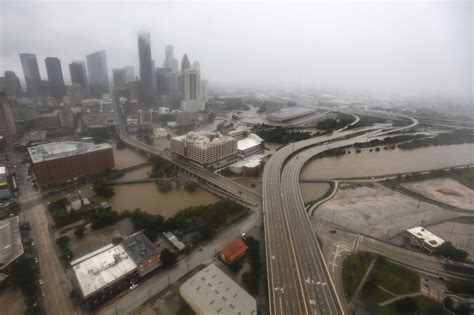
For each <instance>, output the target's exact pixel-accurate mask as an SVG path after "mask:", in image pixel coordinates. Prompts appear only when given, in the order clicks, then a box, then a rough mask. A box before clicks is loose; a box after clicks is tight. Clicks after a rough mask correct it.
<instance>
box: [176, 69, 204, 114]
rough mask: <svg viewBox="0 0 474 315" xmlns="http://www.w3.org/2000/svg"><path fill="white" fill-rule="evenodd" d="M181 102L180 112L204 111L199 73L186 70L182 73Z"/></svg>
mask: <svg viewBox="0 0 474 315" xmlns="http://www.w3.org/2000/svg"><path fill="white" fill-rule="evenodd" d="M182 80H183V92H184V93H183V101H182V102H181V108H182V110H184V111H186V112H198V111H203V110H204V102H203V101H202V96H201V75H200V73H199V71H196V70H192V69H188V70H185V71H184V73H183V79H182Z"/></svg>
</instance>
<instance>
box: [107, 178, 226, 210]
mask: <svg viewBox="0 0 474 315" xmlns="http://www.w3.org/2000/svg"><path fill="white" fill-rule="evenodd" d="M114 191H115V195H114V196H113V197H112V198H109V199H108V200H107V201H108V202H109V203H110V205H111V206H112V208H113V209H114V210H118V211H123V210H134V209H136V208H140V209H142V210H143V211H146V212H148V213H152V214H161V215H162V216H164V217H166V218H167V217H170V216H173V215H174V214H175V213H176V212H177V211H178V210H180V209H182V208H186V207H190V206H198V205H208V204H211V203H214V202H216V201H218V200H219V198H218V197H217V196H215V195H213V194H211V193H210V192H208V191H207V190H204V189H202V188H200V187H199V188H198V189H196V191H195V192H193V193H190V192H188V191H186V190H185V189H184V188H183V187H181V188H180V189H176V187H175V186H174V184H173V190H172V191H169V192H165V193H162V192H160V191H159V190H158V188H157V187H156V185H155V184H154V183H141V184H128V185H116V186H114Z"/></svg>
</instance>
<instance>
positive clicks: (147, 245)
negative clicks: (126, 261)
mask: <svg viewBox="0 0 474 315" xmlns="http://www.w3.org/2000/svg"><path fill="white" fill-rule="evenodd" d="M122 246H123V247H124V248H125V250H126V251H127V253H128V255H129V256H130V257H132V259H133V260H134V261H135V262H136V263H141V262H143V261H145V260H148V259H149V258H150V257H152V256H154V255H157V254H158V248H157V247H156V246H155V244H153V243H152V241H150V239H149V238H148V237H146V235H145V234H144V233H143V231H139V232H135V233H133V234H131V235H129V236H127V238H126V239H124V240H123V241H122Z"/></svg>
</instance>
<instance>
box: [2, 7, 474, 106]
mask: <svg viewBox="0 0 474 315" xmlns="http://www.w3.org/2000/svg"><path fill="white" fill-rule="evenodd" d="M0 6H1V20H2V22H1V25H2V27H1V28H2V30H1V32H2V40H1V51H0V53H1V60H2V62H1V64H0V71H1V73H2V75H3V72H4V71H6V70H13V71H15V72H16V74H17V75H18V76H19V77H20V80H21V81H22V83H23V81H24V76H23V71H22V69H21V63H20V58H19V53H34V54H36V55H37V59H38V65H39V68H40V73H41V76H42V79H47V76H46V70H45V65H44V59H45V58H46V57H58V58H60V60H61V65H62V70H63V75H64V78H65V81H66V83H69V82H70V76H69V68H68V64H69V63H70V62H71V60H77V59H80V60H85V55H86V54H89V53H92V52H95V51H99V50H102V49H105V50H106V53H107V63H108V71H109V76H111V72H112V71H111V69H112V68H119V67H124V66H129V65H130V66H134V67H135V72H136V74H137V75H138V73H139V71H138V51H137V38H136V35H137V32H138V31H148V32H150V35H151V47H152V58H153V59H154V60H155V66H156V67H161V66H162V63H163V59H164V55H165V45H168V44H171V45H173V46H174V50H175V58H177V59H178V60H179V62H181V58H182V56H183V54H184V53H187V54H188V56H189V58H190V60H191V63H192V61H194V60H198V61H199V62H200V64H201V71H202V75H201V77H202V78H206V79H209V81H210V85H211V86H214V87H216V86H218V87H225V86H229V87H259V88H264V87H267V88H288V89H295V88H297V87H298V86H299V87H301V88H318V89H326V88H328V89H346V90H358V91H366V92H368V93H372V94H374V93H381V94H401V95H408V94H409V95H417V96H431V95H441V96H447V97H456V98H469V97H470V98H472V93H473V78H472V74H473V62H472V54H473V46H472V44H473V43H472V37H473V30H472V23H473V8H472V4H471V3H470V2H469V1H454V2H426V1H424V2H419V3H407V2H401V3H391V2H385V3H384V2H382V3H380V2H351V3H345V2H334V3H332V2H331V3H330V2H317V3H299V4H292V3H221V4H219V3H214V2H208V3H184V2H179V3H174V4H173V3H138V4H132V3H123V2H117V3H115V2H104V3H87V2H86V3H83V4H80V3H49V2H33V1H31V2H18V3H15V2H12V1H3V2H2V3H1V4H0Z"/></svg>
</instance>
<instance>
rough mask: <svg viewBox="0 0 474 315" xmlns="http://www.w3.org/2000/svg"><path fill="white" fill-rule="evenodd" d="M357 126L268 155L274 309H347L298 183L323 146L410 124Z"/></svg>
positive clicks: (265, 193)
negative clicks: (385, 128)
mask: <svg viewBox="0 0 474 315" xmlns="http://www.w3.org/2000/svg"><path fill="white" fill-rule="evenodd" d="M411 120H412V123H411V124H410V125H408V126H404V127H399V128H391V129H389V130H380V129H378V128H374V127H365V128H355V129H351V130H346V131H341V132H337V133H334V134H332V135H328V136H322V137H317V138H312V139H308V140H304V141H300V142H297V143H293V144H289V145H287V146H285V147H283V148H282V149H280V150H279V151H277V152H276V153H275V154H274V155H273V156H272V158H271V159H270V160H269V161H268V163H267V165H266V167H265V170H264V176H263V210H264V223H265V243H266V257H267V276H268V292H269V309H270V314H343V313H344V309H343V307H342V305H341V301H340V300H339V297H338V296H337V294H336V291H335V288H334V284H333V283H332V280H331V278H330V275H329V271H328V268H327V266H326V263H325V262H324V259H323V255H322V252H321V248H320V246H319V244H318V241H317V239H316V237H315V235H314V232H313V229H312V225H311V223H310V221H309V218H308V215H307V213H306V211H305V208H304V203H303V200H302V198H301V194H300V189H299V174H300V171H301V168H302V167H303V165H304V164H305V163H306V162H307V161H308V160H309V159H311V158H312V157H313V156H314V155H316V154H320V153H322V152H324V151H327V150H330V149H334V148H340V147H344V146H348V145H352V144H354V143H357V142H367V141H370V137H374V136H378V137H380V136H382V135H385V134H389V133H392V132H397V131H402V130H404V129H409V128H412V127H414V126H416V124H417V123H418V121H417V120H416V119H411ZM360 134H362V135H360Z"/></svg>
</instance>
